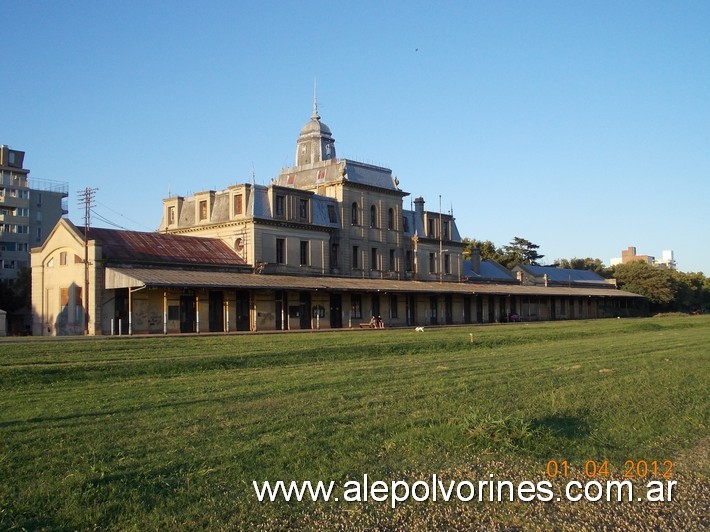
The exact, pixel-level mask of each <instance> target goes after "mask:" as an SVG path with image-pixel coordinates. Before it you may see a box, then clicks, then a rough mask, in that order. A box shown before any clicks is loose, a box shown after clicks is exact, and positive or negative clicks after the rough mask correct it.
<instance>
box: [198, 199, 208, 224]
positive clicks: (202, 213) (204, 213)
mask: <svg viewBox="0 0 710 532" xmlns="http://www.w3.org/2000/svg"><path fill="white" fill-rule="evenodd" d="M204 220H207V200H202V201H201V202H200V221H201V222H202V221H204Z"/></svg>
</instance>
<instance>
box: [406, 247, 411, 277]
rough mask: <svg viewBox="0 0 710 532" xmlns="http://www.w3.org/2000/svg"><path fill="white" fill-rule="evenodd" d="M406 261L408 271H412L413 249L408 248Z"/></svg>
mask: <svg viewBox="0 0 710 532" xmlns="http://www.w3.org/2000/svg"><path fill="white" fill-rule="evenodd" d="M405 262H406V268H407V271H408V272H411V271H412V250H411V249H408V250H407V253H406V259H405Z"/></svg>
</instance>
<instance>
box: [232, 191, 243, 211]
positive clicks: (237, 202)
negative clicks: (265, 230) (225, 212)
mask: <svg viewBox="0 0 710 532" xmlns="http://www.w3.org/2000/svg"><path fill="white" fill-rule="evenodd" d="M243 204H244V203H243V196H242V194H235V195H234V215H235V216H238V215H240V214H242V213H243V212H244V207H243Z"/></svg>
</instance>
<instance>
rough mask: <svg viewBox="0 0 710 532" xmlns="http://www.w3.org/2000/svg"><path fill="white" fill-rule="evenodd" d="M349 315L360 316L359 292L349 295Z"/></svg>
mask: <svg viewBox="0 0 710 532" xmlns="http://www.w3.org/2000/svg"><path fill="white" fill-rule="evenodd" d="M350 317H352V318H362V298H361V297H360V295H359V294H353V295H351V296H350Z"/></svg>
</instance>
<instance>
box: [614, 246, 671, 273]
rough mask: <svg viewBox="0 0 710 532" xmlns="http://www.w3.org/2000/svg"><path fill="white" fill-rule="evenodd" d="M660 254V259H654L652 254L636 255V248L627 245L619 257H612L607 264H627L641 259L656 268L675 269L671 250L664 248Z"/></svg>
mask: <svg viewBox="0 0 710 532" xmlns="http://www.w3.org/2000/svg"><path fill="white" fill-rule="evenodd" d="M661 256H662V258H661V259H656V257H654V256H652V255H637V254H636V248H635V247H633V246H629V247H628V248H627V249H625V250H623V251H622V252H621V257H615V258H612V259H611V260H610V261H609V264H611V265H612V266H616V265H617V264H628V263H629V262H635V261H642V262H645V263H646V264H650V265H651V266H656V267H658V268H668V269H671V270H675V269H676V261H675V258H674V256H673V250H664V251H663V252H662V255H661Z"/></svg>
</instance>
